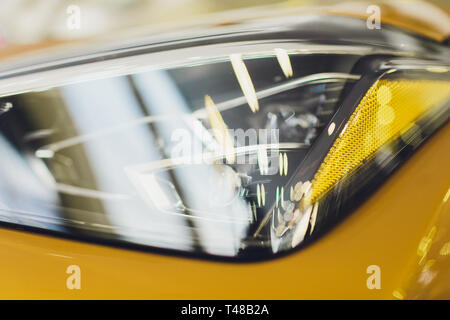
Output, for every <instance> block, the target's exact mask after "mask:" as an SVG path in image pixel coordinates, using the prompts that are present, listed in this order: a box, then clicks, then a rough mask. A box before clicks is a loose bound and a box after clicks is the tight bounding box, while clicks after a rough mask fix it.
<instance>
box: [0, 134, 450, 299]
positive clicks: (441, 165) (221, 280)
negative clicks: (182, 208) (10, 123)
mask: <svg viewBox="0 0 450 320" xmlns="http://www.w3.org/2000/svg"><path fill="white" fill-rule="evenodd" d="M449 137H450V125H447V126H446V127H444V128H442V129H441V130H440V131H439V132H438V133H437V134H436V135H434V136H433V137H432V138H431V139H430V140H429V141H428V142H427V143H426V144H425V145H424V146H423V147H422V148H421V149H419V150H418V152H417V153H416V154H415V155H414V156H413V157H412V158H411V159H410V160H409V161H408V162H406V163H405V164H404V165H403V166H402V167H401V168H400V169H399V170H398V171H397V172H396V173H395V174H394V175H393V176H392V177H391V178H390V179H389V180H388V181H387V182H386V183H385V184H384V185H383V186H382V188H380V189H379V190H378V191H377V192H376V193H375V194H373V195H372V196H371V197H370V198H369V199H368V201H366V202H365V203H364V204H363V205H362V206H361V207H360V208H359V209H358V210H356V211H355V212H354V213H353V214H352V215H350V216H349V217H348V218H347V219H345V220H344V221H343V222H342V223H341V224H339V225H338V226H336V227H335V228H334V229H333V230H331V231H330V232H329V233H328V234H327V235H325V236H324V237H323V238H321V239H319V240H318V241H317V242H315V243H313V244H312V245H310V246H308V247H306V248H304V249H302V250H299V251H297V252H293V253H292V254H290V255H288V256H286V257H283V258H279V259H275V260H271V261H267V262H258V263H241V264H234V263H224V262H212V261H202V260H196V259H190V258H182V257H172V256H164V255H159V254H152V253H148V252H138V251H132V250H125V249H117V248H112V247H106V246H101V245H93V244H87V243H83V242H77V241H71V240H65V239H60V238H54V237H50V236H44V235H37V234H32V233H27V232H20V231H13V230H8V229H0V283H1V290H0V298H25V299H28V298H42V299H49V298H50V299H53V298H61V299H66V298H67V299H69V298H70V299H72V298H74V299H78V298H80V299H81V298H104V299H110V298H126V299H127V298H136V299H141V298H154V299H165V298H173V299H178V298H180V299H181V298H187V299H197V298H198V299H214V298H223V299H246V298H254V299H303V298H307V299H316V298H322V299H329V298H340V299H346V298H354V299H395V298H396V297H397V298H450V291H449V290H450V287H449V285H448V284H449V283H450V281H449V280H450V268H449V266H450V254H447V253H450V244H448V243H449V241H450V206H449V200H448V198H449V197H450V195H449V194H448V190H449V186H450V171H449V170H448V163H449V162H450V139H449ZM445 199H447V202H445V201H444V200H445ZM74 264H75V265H79V266H80V268H81V290H69V289H67V288H66V279H67V277H68V274H66V269H67V267H68V266H69V265H74ZM370 265H378V266H379V267H380V268H381V289H380V290H369V289H368V288H367V286H366V281H367V278H368V276H369V275H368V274H367V273H366V269H367V267H368V266H370ZM424 270H425V271H424Z"/></svg>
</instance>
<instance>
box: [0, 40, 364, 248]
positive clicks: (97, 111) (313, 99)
mask: <svg viewBox="0 0 450 320" xmlns="http://www.w3.org/2000/svg"><path fill="white" fill-rule="evenodd" d="M360 58H361V57H360V56H359V55H357V54H355V55H352V54H345V55H342V54H331V53H328V54H313V55H311V54H309V55H308V54H292V53H291V54H288V53H287V51H285V50H283V49H276V50H274V51H272V52H269V53H266V54H264V55H261V56H260V57H255V56H251V57H247V56H246V55H245V54H243V55H241V54H234V55H231V56H229V57H224V58H223V59H221V60H220V61H218V60H215V61H208V60H204V61H202V62H201V63H196V64H195V65H191V64H190V65H185V66H183V65H182V66H179V67H175V68H168V69H157V70H152V71H146V72H141V73H139V72H137V73H133V74H129V75H124V76H116V77H109V78H104V79H98V80H95V81H86V82H80V83H73V84H67V85H64V86H60V87H54V88H50V89H46V90H42V91H34V92H26V93H22V94H17V95H13V96H9V97H5V98H2V100H1V103H2V108H1V109H0V154H1V155H2V165H1V166H0V220H2V221H4V222H10V223H14V224H21V225H25V226H30V227H36V228H40V229H46V230H53V231H57V232H61V233H64V234H70V235H74V236H79V237H86V238H92V239H100V240H102V239H104V240H113V241H120V242H124V243H130V244H137V245H144V246H151V247H159V248H169V249H176V250H182V251H187V252H197V253H209V254H211V255H216V256H232V257H236V256H251V255H253V254H255V255H260V254H261V253H264V252H266V253H272V252H277V251H283V250H285V249H289V248H292V247H295V246H296V245H297V244H298V243H300V242H301V241H302V240H303V239H304V237H305V236H306V233H307V230H310V231H309V232H312V228H313V227H314V225H315V224H316V219H319V220H320V219H321V218H320V216H319V217H318V211H319V208H318V204H311V203H306V204H305V201H301V200H305V198H306V197H307V195H308V194H310V193H311V182H309V180H303V181H304V182H303V183H292V177H293V175H294V173H295V172H296V169H297V168H298V166H299V164H300V163H302V162H303V161H304V160H305V159H306V157H307V155H308V154H309V153H310V152H311V148H312V146H313V145H314V142H315V141H316V139H317V138H318V137H319V136H320V135H321V134H326V135H329V136H331V135H332V134H333V132H334V130H335V127H333V126H331V125H329V123H330V121H331V119H332V117H333V116H334V115H335V114H336V112H337V110H338V107H339V106H340V103H341V102H342V100H343V98H344V97H345V94H346V93H348V92H349V91H350V90H351V89H352V87H353V86H354V84H355V82H356V81H357V80H358V79H359V78H360V77H361V76H360V75H359V74H355V73H354V72H353V71H352V70H353V68H354V66H355V65H356V63H357V62H358V61H359V59H360ZM336 130H337V129H336ZM320 160H322V159H319V162H317V161H316V162H317V163H315V165H316V166H317V165H318V164H320ZM313 222H314V223H313ZM308 228H309V229H308ZM288 233H289V235H288V237H289V239H290V240H289V244H288V245H286V244H285V242H284V240H283V239H284V238H283V237H284V236H285V235H287V234H288ZM286 243H287V242H286Z"/></svg>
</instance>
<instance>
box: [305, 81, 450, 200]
mask: <svg viewBox="0 0 450 320" xmlns="http://www.w3.org/2000/svg"><path fill="white" fill-rule="evenodd" d="M449 98H450V82H449V81H437V80H392V81H391V80H379V81H377V82H376V83H375V84H374V85H373V86H372V87H371V88H370V89H369V91H368V92H367V93H366V95H365V96H364V98H363V99H362V100H361V102H360V104H359V105H358V107H357V108H356V109H355V111H354V113H353V114H352V115H351V117H350V119H349V121H348V123H347V127H346V128H345V130H344V131H343V132H341V134H340V136H339V137H338V138H337V139H336V141H335V142H334V144H333V146H332V147H331V149H330V150H329V152H328V154H327V156H326V157H325V159H324V161H323V163H322V164H321V166H320V168H319V170H318V171H317V173H316V174H315V176H314V178H313V181H312V190H311V200H313V201H316V200H317V199H319V198H320V197H321V196H323V195H324V194H325V193H326V192H328V191H329V190H330V189H331V188H332V187H333V186H334V185H335V184H336V183H337V182H338V181H339V180H341V179H342V178H344V177H345V176H346V175H347V174H348V173H349V172H351V171H352V170H354V169H356V168H358V167H359V166H360V165H361V164H362V162H363V160H364V159H368V158H370V157H371V156H372V155H373V153H374V152H375V151H376V150H378V149H379V148H380V147H381V146H382V145H384V144H385V143H387V142H389V141H392V140H394V139H396V138H398V136H399V135H400V134H401V133H402V131H404V130H405V129H407V128H408V127H409V126H411V125H412V124H413V123H414V122H415V121H416V120H417V119H418V118H419V117H420V116H421V115H422V114H423V113H424V112H425V111H427V110H429V109H430V108H431V107H433V106H436V105H439V104H443V103H445V102H446V101H447V100H448V99H449Z"/></svg>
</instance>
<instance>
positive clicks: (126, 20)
mask: <svg viewBox="0 0 450 320" xmlns="http://www.w3.org/2000/svg"><path fill="white" fill-rule="evenodd" d="M376 2H377V1H375V0H372V1H370V0H366V1H345V0H344V1H343V0H95V1H92V0H2V1H1V6H0V58H1V57H2V56H4V55H5V54H6V53H8V54H11V51H13V52H14V51H18V52H20V51H21V50H24V49H23V48H24V46H25V47H28V48H30V47H32V46H33V45H37V44H39V46H42V45H43V43H49V44H52V43H55V42H61V41H67V40H74V39H81V38H91V37H94V36H101V35H107V36H108V37H113V36H114V35H115V34H117V33H119V32H123V31H126V30H134V29H145V28H146V29H147V30H152V29H153V30H158V28H157V27H158V26H164V25H166V26H167V25H169V26H173V25H174V24H175V23H182V22H184V21H189V22H190V23H194V24H195V22H196V21H200V20H201V19H203V18H204V17H205V16H208V15H209V14H211V13H216V14H221V13H223V12H225V11H230V10H237V9H241V10H242V11H244V12H246V13H250V14H252V13H255V12H258V11H261V10H264V8H259V7H265V9H266V11H265V12H266V15H267V12H269V13H270V12H271V11H270V10H267V6H269V7H274V8H277V9H278V8H281V9H287V10H289V9H290V8H292V9H293V10H294V9H295V10H296V9H298V8H300V9H302V8H305V7H312V6H319V7H321V6H328V5H336V4H338V5H340V6H341V7H342V6H344V7H345V8H346V9H347V10H348V9H350V10H351V9H352V8H358V7H359V10H360V11H361V9H362V11H363V12H364V11H365V9H366V8H367V5H370V4H372V3H376ZM384 2H385V3H388V4H389V6H396V5H398V4H399V3H401V4H402V10H411V11H416V14H419V15H420V12H421V10H422V9H423V6H424V5H425V6H427V2H433V3H435V4H438V5H439V6H440V7H448V6H449V5H450V1H449V0H432V1H422V0H395V1H384ZM405 3H406V6H405ZM409 4H411V5H409ZM74 8H75V9H74ZM77 10H79V12H77ZM236 12H237V11H236ZM239 12H240V11H239ZM78 13H79V17H80V18H79V26H75V27H73V28H70V27H68V23H73V22H74V21H73V19H72V22H68V19H70V18H69V17H70V16H71V15H76V14H78ZM434 15H435V17H436V19H439V20H438V21H440V22H439V23H440V24H445V23H450V22H449V21H448V20H449V18H448V15H447V16H445V15H443V14H442V12H438V11H436V12H435V13H434ZM231 16H233V15H231ZM75 20H76V19H75ZM75 22H76V21H75ZM17 46H18V48H20V49H15V48H16V47H17Z"/></svg>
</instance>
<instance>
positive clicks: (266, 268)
mask: <svg viewBox="0 0 450 320" xmlns="http://www.w3.org/2000/svg"><path fill="white" fill-rule="evenodd" d="M331 2H333V3H331ZM72 9H73V8H72ZM75 11H76V10H75ZM448 12H449V11H448V7H447V8H446V7H445V4H444V3H443V2H438V3H437V4H436V5H432V4H431V3H425V2H421V1H399V2H397V1H390V2H387V1H384V2H377V1H370V2H361V1H359V2H350V3H339V2H335V1H329V2H327V5H321V6H316V7H305V6H300V7H299V6H297V5H296V4H295V3H294V4H292V3H291V2H287V3H283V4H278V5H271V6H268V7H262V8H254V9H252V10H249V9H246V10H244V11H239V10H238V11H232V12H229V13H227V14H224V13H220V14H215V15H212V16H210V17H208V18H205V19H202V20H201V21H197V22H195V23H186V24H176V25H169V29H168V30H167V31H165V32H162V31H158V32H157V33H152V34H149V33H148V32H144V33H143V34H142V33H137V32H133V35H132V36H129V35H127V36H121V35H119V34H118V35H117V37H113V39H108V40H107V39H103V38H102V39H93V38H90V39H86V40H77V41H75V42H73V43H71V44H70V46H68V45H67V44H64V43H60V42H59V43H58V44H57V46H56V47H55V46H53V45H52V46H50V47H51V48H47V49H45V50H44V49H43V47H44V46H45V47H49V45H48V44H41V45H40V47H39V48H40V50H39V52H38V53H33V51H31V53H32V54H27V55H23V50H22V49H17V48H13V49H8V50H9V51H8V52H7V51H3V53H2V52H1V51H0V58H1V60H0V62H1V63H0V283H1V286H0V287H1V290H0V298H3V299H450V204H449V203H450V202H449V201H448V200H449V198H450V189H449V187H450V170H449V164H450V139H449V138H450V127H449V125H448V120H449V117H450V47H449V44H450V41H449V39H450V38H449V37H450V19H449V16H448ZM72 22H73V23H75V25H74V24H72V25H70V24H69V26H75V27H76V20H74V21H72ZM55 48H56V49H55ZM19 53H20V56H19V55H18V54H19ZM260 311H261V312H262V313H264V309H261V310H260ZM186 312H191V310H186ZM230 312H231V311H230ZM252 312H256V311H252ZM191 313H192V312H191Z"/></svg>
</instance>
